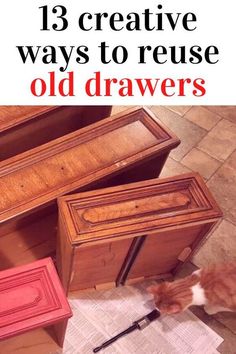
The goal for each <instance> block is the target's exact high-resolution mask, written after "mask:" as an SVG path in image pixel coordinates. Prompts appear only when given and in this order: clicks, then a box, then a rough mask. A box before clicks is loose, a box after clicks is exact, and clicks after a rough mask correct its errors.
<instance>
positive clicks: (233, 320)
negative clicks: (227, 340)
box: [214, 312, 236, 345]
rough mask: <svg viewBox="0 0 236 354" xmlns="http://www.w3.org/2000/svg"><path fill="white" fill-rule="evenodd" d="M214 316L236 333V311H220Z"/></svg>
mask: <svg viewBox="0 0 236 354" xmlns="http://www.w3.org/2000/svg"><path fill="white" fill-rule="evenodd" d="M214 317H215V318H216V319H217V321H219V322H220V323H223V325H224V326H225V327H227V328H229V329H230V330H231V331H232V332H233V333H234V334H235V335H236V316H235V313H230V312H219V313H217V314H216V315H214ZM235 345H236V337H235Z"/></svg>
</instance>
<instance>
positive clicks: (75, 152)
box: [0, 108, 180, 222]
mask: <svg viewBox="0 0 236 354" xmlns="http://www.w3.org/2000/svg"><path fill="white" fill-rule="evenodd" d="M179 143H180V141H179V139H178V138H177V137H176V136H175V135H174V134H172V133H171V132H170V131H169V130H168V129H167V128H166V127H163V125H162V124H161V123H160V122H159V120H158V119H157V117H156V116H155V115H154V114H153V113H152V112H150V111H149V110H148V109H144V108H136V109H133V108H132V109H129V110H127V111H125V112H122V114H117V115H114V116H112V117H109V118H106V119H103V120H101V121H100V122H97V123H95V124H92V125H90V126H88V127H85V128H82V129H80V130H78V131H76V132H73V133H71V134H68V135H65V136H63V137H61V138H58V139H56V140H54V141H51V142H49V143H47V144H44V145H41V146H39V147H36V148H34V149H32V150H29V151H27V152H24V153H22V154H19V155H17V156H15V157H12V158H9V159H7V160H5V161H2V162H1V163H0V190H1V198H0V222H1V221H6V220H9V219H11V218H12V217H15V216H18V215H22V214H25V213H27V212H30V211H31V210H33V209H36V208H38V207H40V206H41V205H45V204H47V203H50V202H52V201H53V200H55V199H56V198H57V197H59V196H61V195H64V194H67V193H69V192H71V191H73V190H76V189H79V188H82V187H83V186H88V185H89V184H92V183H93V182H94V181H99V180H102V179H103V177H105V176H113V175H115V174H116V173H117V172H119V171H125V170H126V169H127V168H129V167H130V166H135V165H136V164H138V163H139V162H144V161H147V160H148V159H149V158H152V157H157V156H162V155H163V154H165V153H167V152H169V151H170V150H171V149H172V148H174V147H176V146H177V145H178V144H179Z"/></svg>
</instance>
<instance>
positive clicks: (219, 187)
mask: <svg viewBox="0 0 236 354" xmlns="http://www.w3.org/2000/svg"><path fill="white" fill-rule="evenodd" d="M207 185H208V187H209V188H210V190H211V191H212V193H213V195H214V196H215V198H216V200H217V201H218V203H219V205H220V207H221V209H222V211H223V213H224V217H225V219H227V220H228V221H230V222H232V223H233V224H235V225H236V202H235V201H236V151H234V153H233V154H232V155H231V156H230V158H229V159H228V160H227V161H226V162H225V163H224V164H223V165H222V166H221V167H220V168H219V169H218V170H217V171H216V173H215V174H214V175H213V176H212V177H211V178H210V180H209V181H208V182H207Z"/></svg>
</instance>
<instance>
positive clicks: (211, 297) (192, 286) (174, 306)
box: [147, 262, 236, 315]
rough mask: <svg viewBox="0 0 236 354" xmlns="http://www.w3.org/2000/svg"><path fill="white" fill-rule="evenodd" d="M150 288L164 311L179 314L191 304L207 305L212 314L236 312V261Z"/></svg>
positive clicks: (207, 310) (148, 289)
mask: <svg viewBox="0 0 236 354" xmlns="http://www.w3.org/2000/svg"><path fill="white" fill-rule="evenodd" d="M147 291H148V292H149V293H151V294H152V295H153V296H154V301H155V304H156V307H157V308H158V309H159V310H160V312H161V313H166V314H173V313H178V312H181V311H184V310H186V309H187V308H188V307H189V306H192V305H204V309H205V311H206V312H207V313H208V314H209V315H213V314H215V313H217V312H220V311H236V262H235V263H233V262H232V263H228V264H222V265H212V266H209V267H208V268H203V269H199V270H197V271H196V272H193V273H192V274H191V275H189V276H187V277H185V278H183V279H179V280H175V281H173V282H163V283H160V284H158V285H152V286H150V287H149V288H147Z"/></svg>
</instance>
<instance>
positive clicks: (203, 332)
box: [63, 282, 223, 354]
mask: <svg viewBox="0 0 236 354" xmlns="http://www.w3.org/2000/svg"><path fill="white" fill-rule="evenodd" d="M148 285H150V282H149V283H148V282H145V283H142V284H139V285H137V286H125V287H119V288H116V289H112V290H107V291H94V292H86V293H84V292H82V293H77V294H76V298H73V299H70V305H71V307H72V310H73V314H74V316H73V317H72V318H71V319H70V321H69V325H68V329H67V335H66V340H65V345H64V350H63V354H87V353H88V354H89V353H93V349H94V348H95V347H97V346H99V345H101V344H102V343H103V342H104V341H106V340H108V339H110V338H111V337H113V336H115V335H116V334H118V333H119V332H121V331H123V330H124V329H126V328H127V327H129V326H130V325H131V324H132V322H133V321H135V320H137V319H139V318H140V317H142V316H144V315H146V314H147V313H149V312H150V311H152V310H153V309H154V304H153V302H152V300H151V298H150V295H148V294H147V293H146V291H145V289H146V287H147V286H148ZM74 297H75V296H74ZM222 342H223V339H222V338H221V337H220V336H219V335H218V334H216V333H215V332H214V331H213V330H211V329H210V328H209V327H208V326H206V325H205V324H204V323H203V322H202V321H201V320H199V319H198V318H197V317H196V316H195V315H193V314H192V313H191V312H190V311H185V312H184V313H182V314H178V315H174V316H162V317H160V318H159V319H158V320H156V321H154V322H153V323H151V324H150V325H149V326H148V327H147V328H145V329H144V330H142V331H139V330H136V331H134V332H133V333H131V334H128V335H127V336H124V337H123V338H121V339H119V340H118V341H116V342H115V343H113V344H112V345H111V346H109V347H107V348H106V349H103V350H102V351H101V352H100V353H101V354H134V353H137V354H143V353H145V354H154V353H155V354H188V353H193V354H203V353H204V354H216V353H218V352H217V347H218V346H219V345H220V344H221V343H222Z"/></svg>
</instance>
